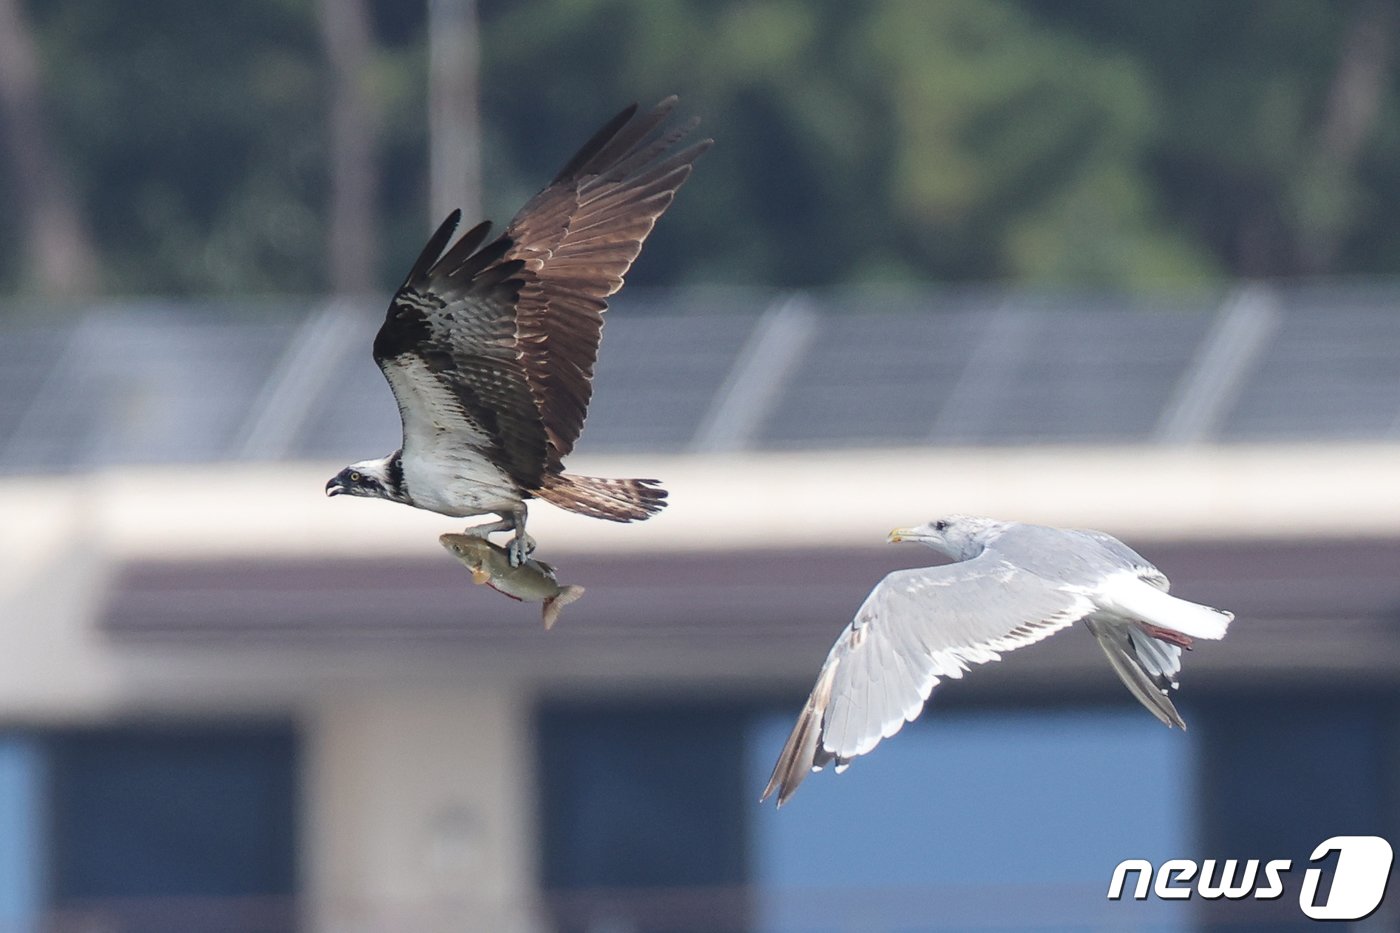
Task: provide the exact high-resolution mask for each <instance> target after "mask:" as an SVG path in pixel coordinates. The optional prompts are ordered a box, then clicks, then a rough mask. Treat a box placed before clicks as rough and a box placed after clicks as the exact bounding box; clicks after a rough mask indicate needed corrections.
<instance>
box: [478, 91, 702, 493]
mask: <svg viewBox="0 0 1400 933" xmlns="http://www.w3.org/2000/svg"><path fill="white" fill-rule="evenodd" d="M675 104H676V99H675V98H674V97H671V98H667V99H666V100H664V101H662V102H661V103H659V104H658V105H657V106H656V107H654V108H653V109H652V110H650V111H649V112H647V113H644V114H638V113H637V108H636V107H635V106H633V107H629V108H628V109H626V110H624V111H623V112H622V113H620V114H618V115H617V117H615V118H614V119H613V120H612V121H611V122H609V123H608V125H607V126H605V127H604V128H603V129H602V130H601V131H600V132H599V133H598V134H597V135H595V136H594V137H593V139H591V140H589V142H588V143H587V144H585V145H584V147H583V148H582V149H580V150H579V152H578V153H577V154H576V155H575V156H574V157H573V158H572V159H570V160H569V163H568V164H567V165H565V166H564V168H563V169H562V170H561V171H560V172H559V174H558V175H557V176H556V177H555V179H554V181H553V182H552V183H551V184H550V185H549V187H547V188H545V190H543V191H541V192H540V193H539V194H537V195H536V196H535V197H534V198H532V199H531V200H530V202H529V203H528V204H526V205H525V207H524V208H523V209H522V210H521V211H520V213H519V214H517V215H516V217H515V219H514V220H512V221H511V222H510V226H509V227H507V228H506V233H505V237H504V239H509V240H510V241H511V244H512V245H511V246H510V248H509V249H508V250H507V251H506V253H505V257H506V258H507V259H508V260H520V261H522V262H523V264H524V265H523V268H522V270H521V272H520V274H519V280H520V282H521V287H520V291H519V298H518V303H517V307H516V312H517V323H518V328H519V330H518V333H519V338H520V350H521V354H522V359H523V362H524V365H525V372H526V375H527V378H528V379H529V382H530V388H531V390H532V392H533V393H534V397H535V401H536V404H537V405H538V407H539V411H540V416H541V418H542V420H543V423H544V428H545V431H546V434H547V436H548V438H549V454H550V468H557V467H558V466H559V461H560V460H561V459H562V458H563V457H564V456H566V455H567V454H568V453H569V451H571V450H572V449H573V446H574V443H575V442H576V441H577V440H578V436H579V433H580V432H581V431H582V430H583V421H584V417H585V416H586V414H587V411H588V402H589V400H590V399H591V397H592V394H593V366H594V363H595V362H596V361H597V358H598V341H599V338H600V336H601V333H602V329H603V312H604V311H605V310H607V307H608V304H607V300H606V299H607V298H608V297H609V296H611V295H613V294H615V293H616V292H617V291H618V289H620V288H622V284H623V277H624V276H625V275H626V274H627V271H628V270H629V269H630V268H631V267H632V262H633V260H635V259H636V258H637V255H638V254H639V253H640V252H641V250H642V243H643V242H644V241H645V240H646V238H647V236H648V235H649V234H650V233H651V230H652V227H654V226H655V224H656V220H657V218H658V217H660V216H661V214H662V213H664V212H665V210H666V208H667V207H669V206H670V204H671V201H672V199H673V198H674V197H675V194H676V190H677V189H678V188H680V186H681V184H682V183H684V182H685V180H686V178H687V177H689V175H690V171H691V167H692V165H693V163H694V162H695V159H696V158H698V157H699V156H700V154H701V153H702V152H704V151H705V150H706V149H708V148H709V147H710V144H711V140H708V139H706V140H702V141H700V142H697V143H695V144H694V145H691V146H688V147H686V148H684V149H682V150H680V151H678V152H676V151H674V149H675V146H676V145H677V144H678V143H679V142H680V141H681V140H683V139H684V138H685V137H686V136H687V135H688V134H689V133H690V132H691V131H692V130H693V129H694V128H695V125H696V122H697V121H695V120H691V121H689V122H687V123H686V124H684V125H683V126H680V127H678V128H676V129H673V130H671V131H670V132H667V133H664V134H662V135H660V136H657V137H656V138H654V139H653V138H652V136H653V131H654V130H656V128H657V127H658V126H659V125H660V124H661V123H662V122H663V121H664V120H665V119H666V117H667V116H668V115H669V114H670V112H671V110H672V109H673V108H674V107H675Z"/></svg>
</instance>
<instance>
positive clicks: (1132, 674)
mask: <svg viewBox="0 0 1400 933" xmlns="http://www.w3.org/2000/svg"><path fill="white" fill-rule="evenodd" d="M1084 624H1085V625H1087V626H1088V627H1089V631H1091V632H1093V633H1094V638H1095V639H1097V640H1098V643H1099V647H1100V648H1102V649H1103V653H1104V654H1106V655H1108V663H1110V664H1112V665H1113V670H1114V671H1115V672H1116V673H1117V674H1118V676H1119V678H1120V679H1122V681H1123V683H1124V684H1126V685H1127V687H1128V689H1129V690H1130V691H1132V694H1133V696H1135V697H1137V698H1138V701H1139V702H1140V703H1142V705H1143V706H1145V707H1147V710H1148V712H1150V713H1151V714H1152V715H1153V716H1156V717H1157V718H1158V719H1160V720H1161V721H1162V722H1163V723H1164V724H1165V725H1167V726H1176V727H1177V728H1178V729H1185V728H1186V722H1185V720H1183V719H1182V718H1181V714H1180V713H1178V712H1177V711H1176V707H1175V706H1174V705H1173V704H1172V701H1171V697H1170V696H1169V691H1170V690H1172V689H1175V687H1176V685H1177V683H1176V675H1177V674H1179V673H1180V672H1181V649H1180V648H1179V647H1177V646H1176V645H1173V644H1170V643H1168V642H1164V641H1161V640H1160V639H1157V638H1153V637H1152V636H1151V635H1148V634H1147V633H1145V632H1143V631H1141V630H1140V629H1138V628H1137V626H1136V625H1134V624H1132V623H1128V624H1124V623H1122V622H1109V621H1105V620H1102V619H1095V618H1092V617H1091V618H1088V619H1085V620H1084Z"/></svg>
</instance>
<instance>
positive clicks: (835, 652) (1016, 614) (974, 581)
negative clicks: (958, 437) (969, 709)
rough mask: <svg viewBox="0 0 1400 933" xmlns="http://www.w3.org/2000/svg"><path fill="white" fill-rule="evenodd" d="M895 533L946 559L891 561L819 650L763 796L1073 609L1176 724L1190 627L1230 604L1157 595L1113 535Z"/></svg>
mask: <svg viewBox="0 0 1400 933" xmlns="http://www.w3.org/2000/svg"><path fill="white" fill-rule="evenodd" d="M890 537H891V539H892V540H910V541H919V542H921V543H923V544H927V545H929V546H930V547H933V548H935V549H936V550H939V551H942V552H943V553H945V554H947V555H948V556H949V557H952V558H953V559H954V561H955V563H952V564H947V565H944V566H940V567H926V568H920V569H916V570H899V571H895V572H894V573H891V574H889V575H888V576H886V577H885V578H884V579H883V580H881V581H880V583H879V584H878V585H876V587H875V588H874V589H873V590H872V591H871V592H870V595H869V596H868V597H866V600H865V602H864V603H863V604H862V605H861V607H860V609H859V610H858V611H857V612H856V617H855V619H854V620H853V621H852V622H851V624H850V625H848V626H847V627H846V630H845V631H844V632H842V633H841V637H840V638H838V639H837V640H836V644H835V646H834V647H833V648H832V649H831V652H830V654H828V655H827V659H826V663H825V664H824V665H823V666H822V670H821V673H820V674H819V675H818V677H817V684H816V687H815V688H814V689H813V691H812V694H811V696H810V697H809V698H808V700H807V705H806V706H805V707H804V708H803V710H802V714H801V716H800V717H799V719H798V722H797V725H796V727H794V729H793V731H792V735H791V736H789V738H788V741H787V744H786V745H785V746H784V748H783V751H782V754H781V755H780V756H779V759H778V764H777V766H776V767H775V768H774V771H773V777H772V779H771V780H770V781H769V783H768V787H767V789H766V790H765V791H764V794H763V796H764V799H767V797H768V795H769V794H771V793H773V791H774V790H777V791H778V792H779V796H778V802H779V804H781V803H782V802H783V801H784V800H786V799H787V798H788V797H789V796H790V795H791V794H792V792H793V791H794V790H796V788H797V785H798V784H800V783H801V781H802V779H803V778H804V777H805V776H806V774H807V772H808V771H810V770H821V768H822V767H823V766H824V765H825V764H826V763H827V762H829V761H831V760H833V759H834V760H835V761H836V768H837V771H838V772H839V771H841V770H844V768H845V767H846V765H847V764H848V763H849V762H850V760H851V759H852V758H854V757H856V756H858V755H864V754H866V753H867V752H869V751H870V750H871V749H873V748H874V747H875V745H876V744H877V743H879V741H880V740H881V739H886V738H889V737H890V736H892V735H894V734H895V733H896V732H898V731H899V730H900V728H901V727H902V726H903V725H904V723H906V722H910V721H912V720H913V719H915V718H916V717H917V716H918V715H919V713H920V712H922V710H923V707H924V702H925V701H926V700H927V699H928V697H929V694H930V693H931V692H932V691H933V688H934V687H935V686H937V684H938V683H939V681H940V680H942V679H943V678H945V677H952V678H955V679H956V678H960V677H962V675H963V673H964V672H966V671H967V670H968V666H969V665H971V664H985V663H987V662H989V661H998V660H1000V659H1001V653H1002V652H1005V651H1012V650H1014V649H1016V648H1020V647H1022V646H1024V645H1029V644H1033V643H1035V642H1037V641H1040V640H1041V639H1043V638H1048V637H1049V636H1050V635H1053V634H1054V633H1055V632H1058V631H1060V630H1061V629H1064V628H1067V627H1069V626H1070V625H1073V624H1074V623H1075V622H1077V621H1080V620H1083V622H1084V623H1085V625H1086V626H1087V627H1088V628H1089V630H1090V631H1091V632H1093V634H1094V636H1095V637H1096V638H1097V639H1098V642H1099V645H1100V646H1101V647H1102V648H1103V650H1104V652H1105V653H1106V654H1107V655H1108V659H1109V662H1110V663H1111V664H1112V665H1113V668H1114V670H1115V671H1116V672H1117V673H1118V675H1119V677H1121V678H1122V679H1123V682H1124V683H1125V684H1126V685H1127V686H1128V689H1129V690H1131V691H1132V692H1133V695H1134V696H1136V697H1137V698H1138V700H1139V701H1141V702H1142V704H1143V705H1144V706H1146V707H1147V708H1148V710H1149V711H1151V712H1152V714H1153V715H1154V716H1156V717H1157V718H1158V719H1160V720H1161V721H1162V722H1164V723H1166V724H1167V725H1168V726H1173V725H1175V726H1179V727H1181V728H1183V729H1184V728H1186V724H1185V723H1184V722H1183V721H1182V719H1181V716H1180V714H1178V713H1177V711H1176V708H1175V707H1174V706H1173V705H1172V702H1171V700H1170V698H1169V697H1168V691H1169V689H1172V688H1175V687H1176V685H1177V684H1176V676H1177V674H1178V673H1179V672H1180V670H1181V649H1182V648H1183V647H1189V646H1190V644H1191V639H1193V638H1208V639H1217V638H1222V637H1224V635H1225V630H1226V628H1227V626H1228V625H1229V623H1230V620H1231V619H1232V618H1233V616H1232V615H1231V614H1230V613H1228V612H1222V611H1221V610H1218V609H1211V608H1210V607H1208V606H1201V605H1198V604H1196V603H1192V602H1187V601H1186V600H1184V599H1177V598H1176V597H1174V596H1170V595H1168V594H1167V588H1168V586H1169V585H1170V584H1169V582H1168V580H1167V578H1166V576H1165V575H1163V574H1162V572H1161V571H1160V570H1158V569H1157V568H1156V567H1154V566H1152V564H1150V563H1148V562H1147V561H1146V560H1145V559H1144V558H1143V557H1142V556H1141V555H1140V554H1138V553H1137V552H1136V551H1134V550H1133V549H1132V548H1130V547H1128V546H1127V545H1125V544H1123V542H1121V541H1119V540H1118V539H1117V538H1114V537H1112V536H1111V535H1107V534H1104V533H1103V532H1099V531H1079V530H1071V529H1063V528H1050V527H1046V526H1042V525H1026V524H1021V523H1018V522H1001V521H996V520H994V519H989V518H975V517H971V516H963V515H956V516H950V517H949V518H947V519H943V520H939V521H936V522H929V523H928V524H926V525H921V526H919V527H917V528H910V529H898V530H896V531H895V532H892V533H891V536H890Z"/></svg>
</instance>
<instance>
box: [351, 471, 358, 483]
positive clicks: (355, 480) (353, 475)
mask: <svg viewBox="0 0 1400 933" xmlns="http://www.w3.org/2000/svg"><path fill="white" fill-rule="evenodd" d="M359 481H360V474H358V473H351V474H350V482H352V483H358V482H359Z"/></svg>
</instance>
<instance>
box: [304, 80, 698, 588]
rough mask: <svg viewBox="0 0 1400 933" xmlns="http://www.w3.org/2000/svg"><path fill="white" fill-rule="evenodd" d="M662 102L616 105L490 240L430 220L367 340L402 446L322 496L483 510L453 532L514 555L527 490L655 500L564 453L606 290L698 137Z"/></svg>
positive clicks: (486, 229) (606, 509)
mask: <svg viewBox="0 0 1400 933" xmlns="http://www.w3.org/2000/svg"><path fill="white" fill-rule="evenodd" d="M675 105H676V98H674V97H670V98H667V99H666V100H663V101H661V103H659V104H657V105H656V106H655V107H654V108H652V109H651V110H649V111H646V112H644V113H639V112H638V109H637V107H636V105H635V104H634V105H633V106H631V107H628V108H627V109H625V110H623V111H622V112H621V113H619V114H618V115H617V116H616V117H614V118H613V119H612V120H610V121H609V122H608V123H607V124H606V125H605V126H604V127H603V128H602V129H600V130H599V131H598V132H597V133H596V134H595V135H594V136H593V138H592V139H590V140H589V141H588V142H587V143H585V144H584V146H583V148H582V149H580V150H579V151H578V153H577V154H576V155H575V156H574V157H573V158H572V159H570V160H569V162H568V164H566V165H565V166H564V167H563V169H561V170H560V172H559V174H558V175H556V176H555V178H554V180H553V181H551V182H550V183H549V185H547V186H546V187H545V188H544V190H542V191H540V192H539V193H538V194H536V195H535V196H534V197H533V198H531V199H530V201H529V202H528V203H526V205H525V206H524V207H523V208H522V209H521V210H520V213H518V214H516V215H515V218H514V219H513V220H511V222H510V223H509V224H508V225H507V226H506V228H505V231H504V233H502V234H501V235H500V236H498V237H496V238H495V239H494V240H491V241H490V242H487V237H488V235H489V234H490V231H491V224H490V222H489V221H488V222H483V223H480V224H478V225H477V226H475V227H473V228H472V229H471V230H469V231H467V232H466V233H465V234H463V235H462V237H461V238H460V239H458V240H457V242H456V243H455V244H453V245H452V246H451V248H450V249H448V248H447V246H448V243H449V242H450V241H451V239H452V235H453V233H454V232H455V231H456V229H457V224H458V222H459V220H460V219H461V212H460V211H453V212H452V214H451V215H450V216H449V217H448V218H447V219H446V220H445V221H444V222H443V223H442V225H441V226H440V227H439V228H438V230H437V232H436V233H434V234H433V236H432V238H431V239H430V240H429V241H428V244H427V246H426V247H424V249H423V251H422V253H421V255H419V257H418V260H417V261H416V262H415V263H414V264H413V268H412V269H411V270H410V271H409V273H408V277H407V278H406V279H405V280H404V283H403V285H402V286H400V287H399V289H398V291H397V292H396V293H395V294H394V297H393V299H392V300H391V301H390V303H389V310H388V313H387V315H386V316H385V319H384V324H383V325H382V326H381V327H380V328H379V333H378V334H377V335H376V337H375V339H374V361H375V362H376V363H377V364H378V365H379V369H380V370H381V371H382V372H383V373H384V378H385V379H387V380H388V382H389V388H390V389H391V390H392V391H393V393H394V399H395V401H397V402H398V407H399V416H400V418H401V420H402V422H403V442H402V445H401V446H400V448H399V449H398V450H396V451H394V452H393V453H391V454H388V455H387V456H384V457H379V458H376V459H371V460H361V461H360V462H358V463H352V464H350V465H349V466H347V467H346V468H345V469H343V470H341V471H340V472H339V473H337V474H336V475H335V476H334V477H333V478H332V479H331V480H330V482H328V483H327V484H326V495H328V496H336V495H341V494H344V495H351V496H366V497H369V498H376V499H388V500H390V501H391V502H400V503H403V504H404V505H410V506H413V507H414V508H419V509H427V510H429V511H433V512H438V513H441V514H443V515H450V516H453V517H465V516H472V515H488V514H492V513H494V514H495V515H497V516H498V518H499V520H498V521H495V522H489V523H486V524H482V525H476V526H473V527H470V528H468V529H467V530H466V531H467V533H468V534H472V535H476V536H479V537H486V536H487V535H489V534H492V533H494V532H504V531H510V532H513V537H512V539H511V541H510V545H509V551H510V562H511V564H512V566H519V565H520V564H521V563H523V562H524V561H525V560H526V558H528V556H529V554H530V552H531V551H532V550H533V548H534V542H533V541H532V540H531V539H530V537H529V536H528V535H527V534H526V533H525V521H526V505H525V500H527V499H530V498H540V499H543V500H545V501H546V502H550V503H552V504H554V505H556V506H559V507H561V508H564V509H568V510H569V511H572V512H578V513H580V514H583V515H588V516H591V517H593V518H602V519H607V520H609V521H615V522H631V521H641V520H643V519H646V518H648V517H649V516H651V515H653V514H654V513H656V512H658V511H660V509H661V508H662V507H663V506H664V505H665V504H666V503H665V498H666V491H665V490H664V489H662V488H661V487H660V486H659V485H658V483H657V481H656V480H651V479H600V478H597V477H591V476H578V475H574V474H571V473H565V472H564V465H563V461H564V458H565V457H566V456H568V454H569V453H570V452H571V451H572V450H573V448H574V443H575V442H576V441H577V440H578V437H579V434H580V433H581V432H582V430H583V422H584V417H585V416H586V414H587V411H588V402H589V400H590V398H591V397H592V394H593V386H592V382H593V366H594V363H595V361H596V360H597V358H598V343H599V340H600V338H601V335H602V329H603V312H604V311H606V310H607V307H608V304H607V298H608V297H609V296H611V295H613V294H615V293H616V292H617V291H618V290H619V289H621V288H622V284H623V276H625V275H626V274H627V271H628V270H629V269H630V268H631V266H632V262H633V260H635V259H636V258H637V255H638V254H639V253H640V252H641V249H642V243H643V242H644V241H645V240H646V238H647V236H648V235H649V234H650V233H651V230H652V227H653V226H655V224H656V221H657V218H659V217H660V216H661V215H662V214H663V213H664V212H665V211H666V209H667V208H668V207H669V206H670V205H671V201H672V199H673V198H674V197H675V195H676V191H677V189H679V188H680V186H681V185H682V184H683V183H684V182H685V180H686V179H687V178H688V177H689V176H690V172H691V168H692V167H693V163H694V162H695V160H696V159H697V158H698V157H699V156H700V154H701V153H703V152H704V151H705V150H706V149H708V148H709V147H710V145H711V143H712V140H709V139H705V140H700V141H698V142H694V143H691V144H690V145H688V146H684V147H682V146H681V143H682V141H683V140H685V139H686V137H687V136H688V135H689V134H690V132H691V131H692V130H694V128H695V127H696V125H697V124H698V122H699V121H698V120H695V119H692V120H690V121H688V122H686V123H683V124H681V125H680V126H677V127H674V128H671V129H669V130H664V131H660V130H658V127H660V126H661V124H662V123H663V122H664V121H665V120H666V118H667V116H668V115H669V114H670V113H671V111H672V110H673V109H674V107H675ZM444 249H446V252H445V253H444Z"/></svg>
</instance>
